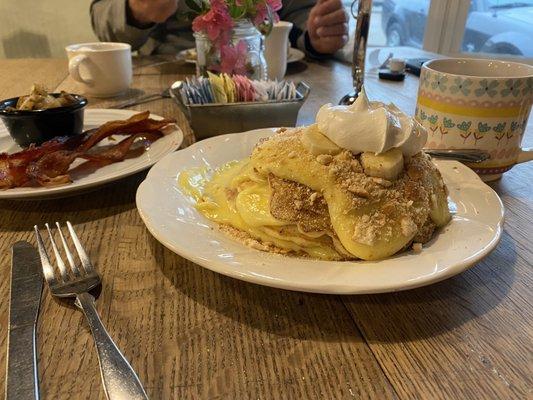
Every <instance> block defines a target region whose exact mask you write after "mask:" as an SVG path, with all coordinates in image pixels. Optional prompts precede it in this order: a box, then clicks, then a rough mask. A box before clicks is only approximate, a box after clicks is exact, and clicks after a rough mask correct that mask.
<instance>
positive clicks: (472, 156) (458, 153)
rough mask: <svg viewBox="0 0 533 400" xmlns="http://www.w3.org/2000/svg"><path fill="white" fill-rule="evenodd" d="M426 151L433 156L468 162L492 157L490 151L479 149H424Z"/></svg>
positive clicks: (476, 161) (477, 161)
mask: <svg viewBox="0 0 533 400" xmlns="http://www.w3.org/2000/svg"><path fill="white" fill-rule="evenodd" d="M424 152H425V153H426V154H429V155H430V156H431V157H435V158H444V159H448V160H456V161H460V162H466V163H479V162H482V161H485V160H488V159H489V158H490V154H489V153H488V152H486V151H484V150H478V149H424Z"/></svg>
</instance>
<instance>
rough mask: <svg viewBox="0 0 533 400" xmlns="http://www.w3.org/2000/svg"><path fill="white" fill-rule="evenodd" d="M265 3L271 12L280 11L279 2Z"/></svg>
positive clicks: (272, 0)
mask: <svg viewBox="0 0 533 400" xmlns="http://www.w3.org/2000/svg"><path fill="white" fill-rule="evenodd" d="M266 3H267V4H268V5H269V6H270V9H271V10H272V11H273V12H276V11H279V10H281V7H282V5H283V4H282V3H281V0H266Z"/></svg>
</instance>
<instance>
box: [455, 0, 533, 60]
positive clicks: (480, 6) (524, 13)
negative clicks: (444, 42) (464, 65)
mask: <svg viewBox="0 0 533 400" xmlns="http://www.w3.org/2000/svg"><path fill="white" fill-rule="evenodd" d="M532 38H533V0H472V1H471V2H470V9H469V10H468V15H467V18H466V25H465V31H464V35H463V41H462V44H461V51H463V52H467V53H489V54H507V55H513V56H525V57H533V41H532Z"/></svg>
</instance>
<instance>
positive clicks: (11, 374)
mask: <svg viewBox="0 0 533 400" xmlns="http://www.w3.org/2000/svg"><path fill="white" fill-rule="evenodd" d="M42 290H43V278H42V274H41V261H40V258H39V253H37V250H36V249H35V248H34V247H33V246H32V245H31V244H29V243H28V242H17V243H15V244H14V245H13V249H12V261H11V293H10V300H9V301H10V302H9V336H8V342H7V376H6V397H5V398H6V400H38V399H39V385H38V382H39V380H38V375H37V352H36V327H37V318H38V315H39V305H40V303H41V293H42Z"/></svg>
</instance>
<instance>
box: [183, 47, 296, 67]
mask: <svg viewBox="0 0 533 400" xmlns="http://www.w3.org/2000/svg"><path fill="white" fill-rule="evenodd" d="M178 57H179V58H182V59H183V60H185V62H186V63H189V64H196V49H195V48H194V47H192V48H190V49H186V50H182V51H180V52H179V53H178ZM304 58H305V53H304V52H303V51H302V50H300V49H296V48H294V47H291V48H290V49H289V55H288V56H287V64H291V63H294V62H296V61H302V60H303V59H304Z"/></svg>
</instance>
